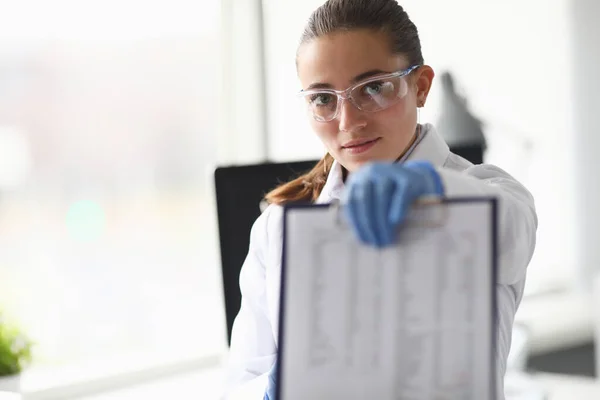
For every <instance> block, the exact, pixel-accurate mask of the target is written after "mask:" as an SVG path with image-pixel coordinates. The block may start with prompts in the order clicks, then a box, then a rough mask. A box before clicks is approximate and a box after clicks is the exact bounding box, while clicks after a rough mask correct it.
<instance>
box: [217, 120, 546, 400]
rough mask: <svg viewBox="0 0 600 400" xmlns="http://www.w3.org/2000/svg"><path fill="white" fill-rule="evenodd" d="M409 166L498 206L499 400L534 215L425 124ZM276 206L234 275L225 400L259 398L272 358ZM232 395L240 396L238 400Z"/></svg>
mask: <svg viewBox="0 0 600 400" xmlns="http://www.w3.org/2000/svg"><path fill="white" fill-rule="evenodd" d="M407 159H408V160H423V159H424V160H429V161H430V162H432V163H433V165H434V166H435V167H436V169H437V171H438V172H439V174H440V176H441V178H442V182H443V185H444V188H445V190H446V196H447V197H449V198H451V197H456V196H477V195H484V196H494V197H496V198H497V199H498V204H499V228H500V232H499V252H500V260H499V274H498V286H497V296H498V297H497V299H498V302H497V304H498V315H497V329H498V335H497V338H498V342H497V355H496V362H497V381H498V391H497V392H498V399H499V400H501V399H504V394H503V393H504V390H503V381H504V373H505V368H506V359H507V357H508V353H509V350H510V342H511V334H512V324H513V320H514V315H515V312H516V311H517V307H518V306H519V303H520V301H521V297H522V295H523V289H524V286H525V272H526V268H527V265H528V264H529V261H530V260H531V257H532V255H533V251H534V248H535V240H536V230H537V216H536V212H535V206H534V201H533V197H532V196H531V194H530V193H529V192H528V191H527V189H526V188H525V187H524V186H523V185H521V184H520V183H519V182H517V181H516V180H515V179H514V178H512V177H511V176H510V175H508V174H507V173H506V172H504V171H503V170H501V169H500V168H498V167H495V166H493V165H485V164H483V165H473V164H471V163H470V162H468V161H467V160H465V159H464V158H462V157H459V156H458V155H456V154H454V153H451V152H450V150H449V148H448V145H447V144H446V142H445V141H444V140H443V139H442V137H441V136H439V134H438V133H437V132H436V131H435V129H434V128H433V126H431V125H424V126H423V134H422V137H421V140H420V141H419V142H418V144H417V145H416V147H414V149H413V150H412V152H411V153H410V155H409V156H408V158H407ZM343 188H344V183H343V181H342V168H341V166H340V165H339V164H338V163H337V162H334V164H333V167H332V169H331V172H330V173H329V176H328V178H327V182H326V184H325V187H324V188H323V191H322V192H321V195H320V197H319V199H318V201H317V202H318V203H327V202H330V201H331V200H333V199H339V198H340V196H341V194H342V191H343ZM282 210H283V209H282V208H281V207H280V206H275V205H271V206H269V207H268V208H267V209H266V210H265V211H264V212H263V213H262V214H261V216H260V217H259V218H258V219H257V220H256V222H255V223H254V225H253V227H252V231H251V234H250V248H249V251H248V255H247V257H246V260H245V262H244V265H243V266H242V270H241V273H240V288H241V292H242V305H241V308H240V311H239V314H238V315H237V317H236V320H235V323H234V326H233V333H232V341H231V348H230V354H229V362H228V370H227V381H226V385H227V387H226V398H228V399H233V398H243V399H256V400H262V398H263V396H264V392H265V387H266V383H267V376H266V375H267V372H268V371H269V369H270V368H271V366H272V365H273V363H274V361H275V358H276V352H277V350H276V349H277V335H278V323H279V318H278V313H279V288H280V277H281V252H282V238H283V236H282V235H283V232H282V217H283V213H282ZM238 396H239V397H238Z"/></svg>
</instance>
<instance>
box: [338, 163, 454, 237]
mask: <svg viewBox="0 0 600 400" xmlns="http://www.w3.org/2000/svg"><path fill="white" fill-rule="evenodd" d="M427 195H434V196H443V195H444V187H443V185H442V180H441V178H440V176H439V174H438V173H437V171H436V170H435V168H434V167H433V165H432V164H431V163H430V162H428V161H407V162H405V163H403V164H398V163H382V162H376V163H370V164H367V165H364V166H363V167H361V168H359V169H358V170H357V171H355V172H353V173H352V174H350V176H349V177H348V181H347V184H346V189H345V195H344V199H343V204H344V205H345V207H344V210H345V213H346V216H347V218H348V220H349V222H350V225H351V226H352V227H353V228H354V232H355V233H356V234H357V236H358V237H359V239H360V240H361V241H362V242H363V243H367V244H371V245H375V246H377V247H383V246H387V245H390V244H392V243H393V242H394V240H395V239H396V232H397V227H398V226H399V225H400V224H402V222H403V221H404V220H405V218H406V215H407V213H408V211H409V209H410V206H411V205H412V204H413V203H414V202H415V200H417V199H418V198H419V197H422V196H427Z"/></svg>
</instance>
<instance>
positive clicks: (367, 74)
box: [305, 69, 391, 90]
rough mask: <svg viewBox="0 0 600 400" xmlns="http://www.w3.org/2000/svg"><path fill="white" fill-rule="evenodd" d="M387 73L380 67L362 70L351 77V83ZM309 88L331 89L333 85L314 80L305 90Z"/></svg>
mask: <svg viewBox="0 0 600 400" xmlns="http://www.w3.org/2000/svg"><path fill="white" fill-rule="evenodd" d="M389 73H391V72H389V71H383V70H380V69H372V70H369V71H367V72H363V73H362V74H359V75H356V76H355V77H354V78H352V83H356V82H359V81H362V80H363V79H367V78H370V77H372V76H375V75H379V74H389ZM311 89H333V86H332V85H331V84H330V83H321V82H316V83H312V84H310V85H309V86H308V87H307V88H306V89H305V90H311Z"/></svg>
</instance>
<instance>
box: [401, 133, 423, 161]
mask: <svg viewBox="0 0 600 400" xmlns="http://www.w3.org/2000/svg"><path fill="white" fill-rule="evenodd" d="M420 133H421V125H420V124H417V129H415V133H414V134H413V136H412V138H411V139H410V142H409V143H408V144H407V145H406V147H405V148H404V150H402V153H401V154H400V155H399V156H398V158H396V161H395V162H398V161H400V160H401V159H402V157H404V155H405V154H406V152H407V151H408V149H410V148H411V147H412V145H413V144H414V143H415V142H416V141H417V137H418V136H419V134H420Z"/></svg>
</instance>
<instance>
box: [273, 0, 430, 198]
mask: <svg viewBox="0 0 600 400" xmlns="http://www.w3.org/2000/svg"><path fill="white" fill-rule="evenodd" d="M356 29H369V30H372V31H375V32H383V33H385V34H386V35H387V36H388V37H389V40H390V45H391V51H392V53H394V54H402V55H404V56H405V57H406V59H407V61H408V62H409V65H421V64H423V55H422V53H421V41H420V40H419V33H418V30H417V27H416V26H415V24H413V23H412V21H411V20H410V18H409V17H408V14H407V13H406V11H404V9H403V8H402V6H400V5H399V4H398V2H397V1H396V0H328V1H327V2H326V3H325V4H323V5H322V6H321V7H319V8H317V9H316V10H315V11H314V12H313V13H312V15H311V16H310V18H309V20H308V23H307V24H306V27H305V29H304V33H303V34H302V37H301V39H300V45H299V47H298V48H300V46H302V45H303V44H305V43H308V42H310V41H311V40H314V39H316V38H319V37H322V36H325V35H328V34H331V33H335V32H340V31H351V30H356ZM332 164H333V157H332V156H331V155H330V154H329V153H327V154H326V155H325V156H324V157H323V158H322V159H321V160H320V161H319V162H318V163H317V165H315V167H314V168H313V169H312V170H311V171H310V172H308V173H306V174H305V175H302V176H300V177H298V178H296V179H294V180H292V181H290V182H288V183H285V184H283V185H281V186H279V187H277V188H276V189H274V190H272V191H271V192H269V193H268V194H267V195H266V196H265V199H266V200H267V202H269V203H274V204H285V203H288V202H294V201H315V200H316V199H317V198H318V197H319V195H320V194H321V190H323V186H325V181H326V180H327V175H328V174H329V170H330V169H331V165H332Z"/></svg>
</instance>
